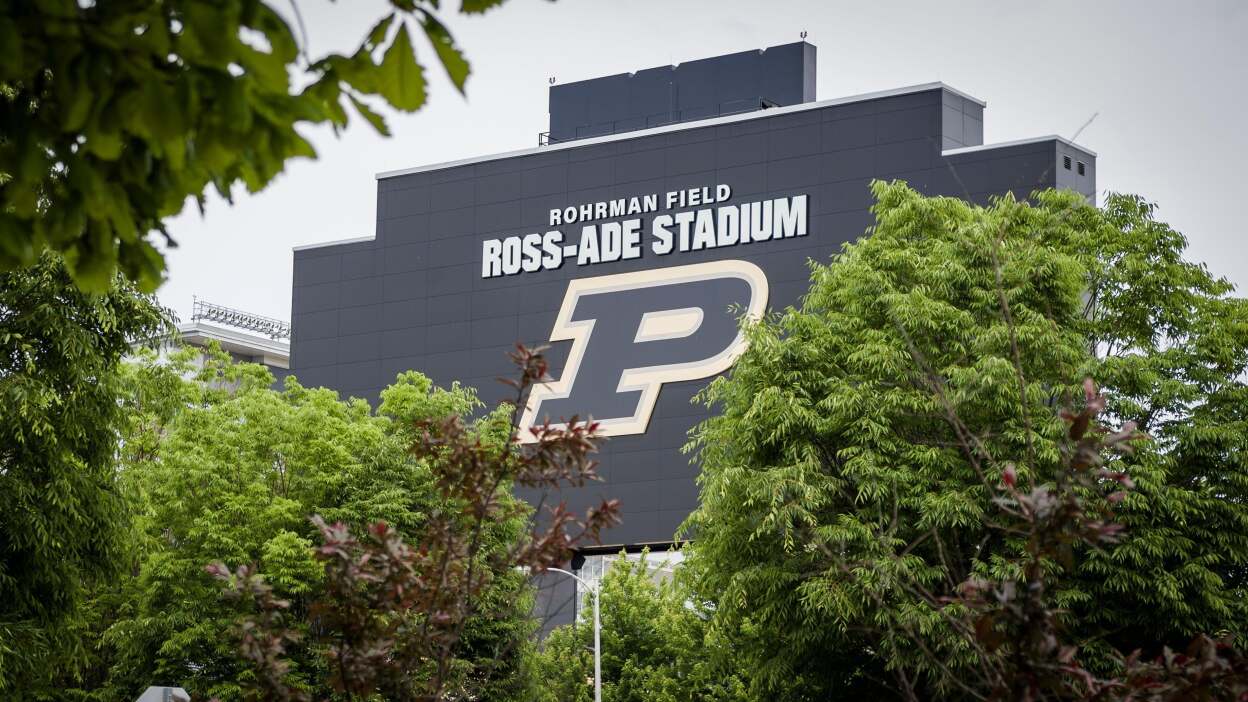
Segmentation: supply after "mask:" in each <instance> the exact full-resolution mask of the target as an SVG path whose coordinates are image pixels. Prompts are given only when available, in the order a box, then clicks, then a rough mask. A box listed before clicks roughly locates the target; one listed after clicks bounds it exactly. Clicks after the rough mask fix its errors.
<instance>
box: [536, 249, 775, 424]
mask: <svg viewBox="0 0 1248 702" xmlns="http://www.w3.org/2000/svg"><path fill="white" fill-rule="evenodd" d="M734 305H735V306H736V307H737V308H739V309H741V310H745V312H746V314H747V315H748V316H750V317H751V318H754V319H757V318H759V317H761V315H762V314H763V310H764V309H765V308H766V306H767V278H766V276H764V275H763V271H762V269H760V268H759V267H758V266H756V265H754V264H753V263H749V262H748V261H712V262H709V263H699V264H694V265H691V266H675V267H672V268H660V269H657V270H649V271H639V272H636V273H621V274H618V275H606V276H600V277H597V278H582V279H580V280H574V281H572V282H571V283H569V284H568V291H567V293H566V294H565V295H564V298H563V305H562V307H561V308H560V309H559V316H558V317H557V318H556V319H555V328H554V330H553V331H552V332H551V334H550V340H551V341H565V340H571V341H572V349H571V351H570V352H569V353H568V362H567V365H566V366H565V367H564V370H563V375H562V377H560V378H559V379H558V380H557V381H552V382H550V383H546V384H543V385H537V386H534V387H533V389H532V391H531V392H530V393H529V399H528V404H527V405H526V406H525V408H524V413H523V415H522V416H521V418H520V437H521V440H522V441H531V440H532V439H531V435H530V434H529V432H528V429H529V428H530V427H532V426H533V425H535V424H541V423H542V422H544V421H545V420H546V418H548V417H549V418H550V419H551V420H552V423H553V422H557V421H560V420H561V419H562V418H565V417H571V416H572V415H574V414H575V415H579V416H581V417H593V419H594V420H596V421H597V422H599V424H600V431H601V433H602V435H603V436H621V435H624V434H641V433H643V432H645V431H646V426H647V425H648V424H649V423H650V414H651V412H653V411H654V405H655V403H656V402H657V401H658V399H659V389H660V388H661V387H662V386H663V384H664V383H675V382H679V381H682V380H698V379H700V378H708V377H710V376H712V375H715V374H716V373H719V372H721V371H724V370H727V369H728V367H730V366H731V365H732V364H733V362H734V361H736V360H737V357H738V356H740V355H741V354H742V352H744V351H745V346H746V341H745V337H744V335H743V334H742V333H741V331H740V329H739V328H738V326H737V320H736V318H735V316H734V315H733V314H732V313H731V312H730V311H729V307H730V306H734Z"/></svg>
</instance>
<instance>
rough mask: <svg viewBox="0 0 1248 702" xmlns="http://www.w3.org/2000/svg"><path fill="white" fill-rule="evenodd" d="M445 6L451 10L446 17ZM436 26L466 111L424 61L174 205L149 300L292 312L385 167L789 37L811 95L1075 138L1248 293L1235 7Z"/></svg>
mask: <svg viewBox="0 0 1248 702" xmlns="http://www.w3.org/2000/svg"><path fill="white" fill-rule="evenodd" d="M297 1H298V3H299V6H300V8H301V9H302V13H303V16H304V20H305V22H306V24H307V29H308V33H309V37H310V48H311V53H312V55H313V56H316V55H318V54H320V53H323V52H325V51H329V50H333V49H338V50H344V51H347V50H351V49H353V48H354V47H355V46H356V45H357V44H358V43H359V40H360V38H361V37H362V36H363V34H364V33H365V32H366V31H367V29H368V28H369V27H370V26H371V25H372V23H374V22H375V21H376V20H377V19H378V18H379V17H380V16H381V13H382V12H383V11H384V10H385V6H384V3H381V2H373V1H368V0H350V1H340V2H337V3H330V2H328V1H327V0H297ZM444 5H445V6H448V7H455V6H458V2H456V1H455V0H451V1H450V2H446V3H444ZM445 19H446V20H447V24H448V25H449V26H450V27H451V30H452V31H453V32H454V34H455V36H456V39H457V40H458V42H459V44H460V46H461V47H463V48H464V50H465V51H466V52H467V54H468V56H469V59H470V60H471V62H472V65H473V74H472V77H471V78H470V79H469V82H468V95H467V98H462V97H460V96H459V95H458V94H457V93H456V92H455V91H454V89H453V88H452V87H451V86H450V84H449V83H448V82H447V80H446V79H445V74H444V73H442V71H441V68H440V67H438V66H434V65H432V63H430V61H431V51H430V50H429V49H428V47H427V46H426V45H423V44H420V45H418V46H417V52H418V54H419V56H420V57H421V59H422V60H423V62H425V63H426V65H427V66H428V67H429V69H430V70H429V75H430V76H431V78H432V86H431V91H430V92H431V99H430V101H429V103H428V104H427V105H426V107H425V108H424V109H423V110H421V111H420V112H418V113H416V114H415V115H406V116H392V117H391V120H390V124H391V128H392V131H393V136H392V137H391V138H389V139H385V138H382V137H379V136H377V135H376V134H375V133H374V132H373V131H372V129H371V128H370V127H369V126H368V125H366V124H360V123H353V124H352V126H351V128H349V129H348V130H347V131H346V132H345V133H344V134H342V135H341V136H338V137H335V136H334V135H333V134H332V133H331V132H330V131H328V130H315V129H314V130H308V132H307V135H308V136H309V137H310V138H311V140H312V141H313V143H314V144H315V145H316V148H317V150H318V151H319V153H320V157H319V158H318V159H317V160H315V161H308V160H300V161H297V162H294V163H292V164H290V165H289V166H288V168H287V171H286V173H285V174H284V175H282V176H280V177H279V178H278V179H277V181H276V182H275V183H273V184H272V185H271V186H270V187H269V188H268V189H267V190H265V191H263V192H261V193H258V194H256V195H247V194H246V193H240V194H239V195H238V196H237V197H236V198H235V202H234V204H233V206H230V205H228V204H226V203H225V202H223V201H220V200H212V201H210V202H209V205H208V211H207V215H206V216H203V217H201V216H200V214H199V212H198V211H197V210H196V209H195V208H194V206H193V205H192V206H191V207H188V208H187V211H186V212H184V213H183V214H182V215H181V216H179V217H177V218H175V219H174V220H173V221H172V223H171V227H170V231H171V233H172V234H173V236H174V238H175V239H177V240H178V241H179V243H180V248H178V249H177V250H175V251H172V252H171V254H170V256H169V264H170V271H169V282H167V283H166V284H165V285H164V287H163V288H161V291H160V296H161V299H162V301H163V302H164V303H165V304H166V305H169V306H171V307H173V308H174V309H175V310H177V311H178V313H179V314H180V315H181V316H182V318H183V319H184V320H187V319H189V318H190V309H191V296H192V295H199V296H200V297H201V298H204V299H208V300H211V301H213V302H218V303H221V304H225V305H229V306H233V307H241V308H243V309H246V310H249V311H253V312H256V313H260V314H265V315H269V316H274V317H280V318H282V319H289V316H290V285H291V260H292V257H291V247H293V246H298V245H301V244H311V243H316V242H324V241H333V240H337V239H346V238H353V237H361V236H372V235H373V223H374V221H375V217H376V181H375V180H374V175H375V174H376V173H378V172H381V171H387V170H393V169H399V168H406V167H410V166H417V165H423V164H429V163H438V162H442V161H449V160H454V159H460V158H465V157H469V156H476V155H482V154H490V153H497V152H500V151H510V150H514V149H520V148H527V147H531V146H534V145H536V141H537V134H538V132H541V131H545V129H546V124H547V112H546V108H547V103H546V93H547V88H548V83H547V81H548V79H549V78H550V77H552V76H553V77H555V78H556V79H557V80H559V81H561V82H571V81H575V80H581V79H585V78H592V77H596V76H600V75H610V74H614V73H621V72H626V71H633V70H638V69H642V68H650V67H653V66H659V65H665V64H670V63H680V62H682V61H688V60H692V59H697V58H704V57H708V56H715V55H718V54H724V53H730V52H735V51H743V50H747V49H759V48H763V47H767V46H774V45H777V44H785V43H789V42H793V41H798V40H799V35H800V33H801V32H802V31H805V32H807V41H809V42H811V43H813V44H815V45H816V46H817V47H818V49H819V66H818V98H819V99H828V98H836V97H843V96H849V95H855V94H859V93H865V92H872V91H877V90H887V89H890V88H897V87H902V86H907V85H915V84H919V83H927V82H932V81H943V82H945V83H947V84H949V85H951V86H953V87H955V88H957V89H959V90H962V91H964V92H967V93H970V94H971V95H974V96H976V97H978V98H980V99H982V100H986V101H987V102H988V108H987V110H986V111H985V114H984V141H985V143H994V142H1001V141H1010V140H1013V139H1023V138H1028V137H1034V136H1041V135H1047V134H1060V135H1063V136H1066V137H1071V136H1073V135H1074V134H1075V132H1076V131H1078V130H1079V128H1080V127H1081V126H1083V125H1084V124H1085V123H1086V122H1087V121H1088V120H1089V118H1091V117H1092V116H1093V115H1094V114H1095V115H1096V118H1095V120H1093V121H1092V123H1091V124H1090V125H1088V126H1087V128H1086V129H1084V130H1083V132H1082V134H1080V135H1079V137H1078V141H1079V143H1080V144H1082V145H1084V146H1086V147H1088V148H1090V149H1092V150H1093V151H1096V152H1097V153H1098V159H1097V178H1098V183H1097V185H1098V188H1099V189H1100V190H1101V192H1104V191H1106V190H1116V191H1125V192H1135V193H1140V194H1142V195H1144V196H1145V197H1147V198H1149V199H1151V200H1153V201H1155V202H1157V203H1158V204H1159V213H1160V217H1161V218H1162V219H1164V220H1166V221H1169V222H1170V223H1171V224H1172V225H1173V226H1175V227H1176V228H1177V229H1178V230H1179V231H1182V232H1183V233H1185V234H1186V235H1187V237H1188V239H1189V240H1190V242H1191V245H1190V248H1189V258H1192V259H1195V260H1200V261H1204V262H1206V263H1207V264H1208V265H1209V268H1210V269H1212V270H1213V272H1214V273H1216V274H1217V275H1220V276H1225V277H1227V278H1229V279H1231V280H1232V281H1233V282H1235V283H1236V285H1237V286H1238V287H1239V289H1240V291H1241V292H1240V294H1244V292H1243V291H1244V290H1246V289H1248V271H1246V270H1245V264H1246V263H1248V253H1246V252H1245V244H1244V230H1245V225H1244V220H1243V217H1242V215H1241V212H1243V211H1244V207H1245V204H1244V197H1245V195H1244V183H1243V182H1242V181H1240V180H1239V176H1240V174H1241V173H1243V172H1244V163H1245V160H1246V158H1248V127H1246V125H1248V118H1246V114H1248V112H1246V108H1248V95H1246V91H1248V2H1242V1H1240V0H1226V1H1225V2H1213V1H1208V2H1168V3H1161V2H1138V1H1129V2H1128V1H1122V2H1046V3H1037V2H1013V1H1002V0H993V1H985V2H946V3H932V2H924V1H915V2H872V3H865V2H857V1H856V2H828V1H812V2H782V1H780V0H754V1H753V2H736V1H727V0H719V1H705V2H676V1H674V0H668V1H665V2H656V1H641V0H629V1H628V2H609V1H607V0H565V1H563V2H558V3H549V2H545V1H544V0H510V2H508V3H507V5H506V6H504V7H503V8H502V9H497V10H494V11H493V12H491V13H489V14H487V15H485V16H483V17H481V16H478V17H458V16H453V15H450V14H448V15H447V16H446V17H445Z"/></svg>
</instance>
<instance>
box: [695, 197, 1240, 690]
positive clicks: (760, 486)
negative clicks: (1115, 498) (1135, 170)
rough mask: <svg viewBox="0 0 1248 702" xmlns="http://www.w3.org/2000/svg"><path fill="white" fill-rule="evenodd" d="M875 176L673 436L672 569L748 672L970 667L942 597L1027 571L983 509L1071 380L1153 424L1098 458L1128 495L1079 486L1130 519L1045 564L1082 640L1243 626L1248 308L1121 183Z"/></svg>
mask: <svg viewBox="0 0 1248 702" xmlns="http://www.w3.org/2000/svg"><path fill="white" fill-rule="evenodd" d="M873 188H874V191H875V194H876V197H877V204H876V205H875V210H874V211H875V215H876V225H875V227H874V228H873V229H872V231H871V235H870V236H869V237H868V238H866V239H863V240H862V241H860V242H858V243H856V244H853V245H849V246H847V247H846V249H845V251H844V252H843V253H842V254H840V255H839V256H837V257H836V258H835V259H834V261H833V262H831V263H830V264H827V265H817V264H816V265H813V266H812V276H811V289H810V292H809V293H808V295H807V296H806V297H805V298H804V299H803V301H802V303H801V305H800V306H799V307H797V308H790V309H788V310H785V311H783V312H782V313H780V314H778V315H776V316H774V317H772V318H770V319H768V320H765V321H764V322H763V323H761V324H758V325H756V326H753V327H752V328H750V329H749V332H748V333H749V335H750V338H751V346H750V350H749V351H748V352H747V353H746V354H745V355H744V356H743V357H742V358H741V360H739V361H738V363H737V364H736V366H735V367H734V370H733V372H732V375H731V376H730V377H728V378H725V379H721V380H717V381H715V382H714V383H713V384H712V385H711V386H710V387H709V388H708V389H707V390H706V392H705V394H704V396H703V397H704V399H705V400H706V401H707V402H709V403H711V404H712V405H715V406H717V407H719V408H720V409H721V413H720V414H719V416H717V417H714V418H712V419H710V420H707V421H706V422H705V423H703V424H702V425H701V426H700V427H699V428H698V429H697V430H696V433H695V437H694V440H693V442H692V443H691V446H690V448H691V449H692V450H694V451H696V453H697V456H698V458H699V459H700V460H701V462H702V465H703V475H702V506H701V507H700V509H699V510H698V511H697V512H695V514H694V515H693V516H692V517H691V518H690V519H689V521H688V522H687V527H688V528H689V529H690V530H691V531H692V532H693V533H694V534H695V535H696V542H695V545H694V547H693V557H692V558H691V559H690V561H689V564H688V566H687V567H688V568H689V569H690V573H691V575H692V576H693V580H694V581H695V583H696V591H697V593H698V594H699V596H700V597H701V598H703V599H705V600H707V601H709V602H713V603H715V605H716V607H717V609H716V615H715V627H717V628H718V630H719V631H721V632H722V633H723V634H724V635H725V636H732V637H733V638H734V641H735V644H736V648H735V649H734V650H735V651H736V653H737V654H738V655H743V656H745V659H746V660H747V661H748V664H749V665H750V666H751V667H752V668H755V669H756V670H757V671H758V673H759V675H758V676H757V678H756V680H757V681H758V687H759V689H760V690H761V689H769V690H772V691H788V692H787V695H788V696H789V697H790V698H792V699H823V698H824V697H826V696H827V695H831V694H845V693H846V692H849V691H857V692H860V693H861V692H862V691H863V690H867V689H876V690H878V689H885V688H896V687H897V685H896V683H897V678H895V677H894V676H896V675H903V676H907V684H908V685H909V686H912V687H915V686H917V688H918V689H920V690H923V689H926V690H927V694H934V693H936V692H939V691H941V690H942V688H941V685H942V684H943V683H945V682H948V681H949V680H951V679H956V676H953V677H950V676H948V675H945V674H944V672H945V671H947V670H953V671H956V670H958V669H959V667H960V666H969V665H971V664H972V663H973V662H974V657H975V655H976V652H975V650H974V649H973V647H971V646H969V645H968V642H967V640H966V639H965V638H964V637H961V636H959V634H958V632H957V631H955V630H954V628H953V627H951V626H950V621H949V619H948V618H947V616H946V615H947V613H944V612H942V611H941V608H940V607H939V606H937V605H936V604H935V603H936V602H938V601H940V599H941V598H942V597H952V596H954V595H956V593H957V592H958V588H959V587H960V585H961V584H962V583H964V582H966V581H967V580H968V578H971V577H972V576H980V577H984V578H986V579H989V580H993V581H1004V580H1008V579H1011V578H1015V577H1017V576H1018V575H1019V573H1018V570H1017V569H1018V563H1020V561H1021V559H1024V558H1025V555H1026V548H1025V546H1026V544H1025V543H1024V542H1023V541H1022V540H1021V539H1019V538H1014V537H1011V536H1010V535H1009V532H1008V531H1005V530H1002V529H997V528H993V519H994V517H993V515H994V514H995V511H994V509H993V505H992V502H991V501H992V499H993V497H994V496H995V494H996V493H995V491H994V490H993V489H992V485H993V484H994V482H995V481H996V480H997V477H998V476H1000V475H1001V474H1002V471H1003V470H1004V467H1005V465H1006V464H1007V463H1009V464H1010V465H1012V466H1013V469H1012V470H1014V471H1015V475H1016V476H1017V479H1018V480H1019V481H1020V482H1022V483H1025V484H1028V485H1044V484H1048V483H1050V482H1052V481H1053V480H1055V477H1056V476H1057V475H1058V474H1059V472H1060V470H1061V465H1062V462H1061V456H1062V441H1063V436H1064V430H1065V426H1064V423H1063V422H1062V420H1061V418H1060V417H1059V414H1058V409H1059V408H1061V407H1064V406H1067V405H1069V404H1071V403H1072V402H1073V401H1075V400H1077V398H1079V397H1080V396H1081V394H1082V392H1081V391H1080V390H1079V388H1078V384H1079V382H1080V381H1081V379H1082V378H1084V377H1091V378H1093V379H1095V380H1096V381H1097V382H1098V383H1100V384H1101V385H1102V386H1103V387H1104V389H1105V393H1106V395H1107V396H1108V397H1109V398H1111V400H1110V404H1109V408H1108V417H1109V418H1110V419H1111V420H1112V421H1114V422H1118V423H1121V422H1125V421H1127V420H1131V421H1134V422H1136V423H1137V424H1138V426H1139V427H1140V428H1141V429H1142V430H1143V431H1145V432H1147V433H1148V434H1149V435H1151V437H1152V440H1151V441H1147V442H1144V443H1143V444H1142V445H1140V446H1138V447H1137V451H1136V452H1135V453H1134V454H1132V455H1131V456H1129V457H1125V458H1122V457H1120V458H1115V459H1113V461H1112V463H1111V464H1110V467H1111V468H1113V469H1114V470H1123V471H1126V472H1127V473H1128V474H1129V475H1130V476H1131V478H1133V479H1134V481H1135V483H1136V489H1135V490H1133V491H1131V492H1130V493H1129V494H1127V495H1126V497H1125V499H1123V500H1122V502H1121V504H1117V505H1106V504H1104V501H1105V499H1106V498H1104V497H1097V496H1095V495H1093V496H1089V498H1088V499H1089V500H1090V501H1091V504H1092V505H1093V507H1092V508H1093V509H1100V508H1101V507H1104V508H1106V509H1109V508H1111V507H1112V508H1113V510H1114V512H1115V514H1116V515H1117V519H1118V520H1119V521H1120V522H1121V523H1122V524H1123V525H1124V526H1125V527H1126V530H1125V535H1124V536H1123V537H1122V539H1121V541H1119V542H1118V543H1115V544H1112V545H1106V546H1102V547H1101V548H1099V549H1096V548H1090V547H1087V546H1086V544H1080V543H1072V544H1070V545H1069V548H1067V549H1065V550H1064V552H1063V554H1062V557H1061V558H1058V559H1056V560H1054V561H1053V562H1050V563H1049V564H1048V566H1047V567H1049V568H1053V569H1056V570H1058V571H1060V572H1061V573H1062V574H1063V575H1064V577H1063V579H1062V581H1061V582H1062V583H1063V586H1062V587H1061V588H1060V589H1058V590H1056V591H1054V592H1051V593H1049V594H1048V595H1047V597H1048V598H1049V601H1050V602H1051V603H1052V604H1053V605H1054V606H1055V607H1059V608H1061V609H1062V611H1063V612H1064V614H1063V619H1064V621H1065V622H1066V624H1067V625H1068V626H1069V627H1070V632H1071V635H1072V636H1073V637H1074V638H1075V639H1076V640H1077V641H1079V642H1080V643H1081V644H1083V646H1082V649H1081V653H1080V656H1081V660H1082V661H1083V662H1084V663H1085V664H1086V665H1089V666H1092V667H1093V668H1094V669H1097V668H1098V666H1099V667H1101V668H1104V667H1106V666H1110V665H1111V664H1112V661H1113V659H1112V657H1111V655H1110V652H1111V651H1112V650H1114V649H1117V650H1123V651H1130V650H1132V649H1134V648H1136V647H1140V646H1143V647H1145V648H1146V649H1150V648H1155V649H1159V648H1160V647H1161V646H1162V645H1165V644H1170V645H1176V644H1178V645H1185V644H1186V642H1187V640H1188V639H1190V638H1191V636H1192V634H1194V633H1196V632H1201V631H1204V632H1219V631H1229V632H1232V633H1235V634H1240V635H1243V634H1244V633H1248V632H1246V629H1248V604H1246V602H1248V599H1246V598H1245V594H1248V593H1246V592H1245V585H1246V582H1245V576H1246V573H1248V570H1245V567H1246V566H1248V539H1246V536H1248V530H1246V527H1248V521H1246V520H1248V505H1246V504H1245V499H1244V498H1245V496H1246V493H1248V465H1246V464H1245V457H1246V455H1248V453H1246V449H1248V424H1245V423H1244V419H1245V417H1244V412H1245V408H1246V407H1248V403H1245V402H1244V399H1245V397H1246V396H1245V392H1246V390H1245V384H1244V371H1245V367H1246V366H1248V305H1246V304H1245V302H1244V301H1243V300H1241V299H1238V298H1234V297H1230V295H1229V293H1230V286H1229V285H1228V284H1227V283H1226V282H1225V281H1221V280H1217V279H1214V278H1213V277H1211V276H1210V275H1209V274H1208V272H1207V271H1206V270H1205V269H1204V268H1203V267H1201V266H1198V265H1195V264H1191V263H1188V262H1186V261H1184V260H1183V258H1182V250H1183V247H1184V245H1185V242H1184V239H1183V237H1182V236H1181V235H1179V234H1178V233H1176V232H1174V231H1173V230H1171V229H1170V228H1169V227H1167V226H1165V225H1164V224H1162V223H1160V222H1157V221H1155V220H1154V219H1153V218H1152V210H1151V207H1149V206H1148V205H1147V204H1145V203H1143V202H1142V201H1141V200H1139V199H1137V198H1133V197H1127V196H1120V195H1112V196H1110V197H1109V198H1108V200H1107V202H1106V204H1105V206H1104V208H1101V209H1097V208H1094V207H1092V206H1090V205H1088V204H1087V203H1086V202H1085V201H1083V199H1082V198H1081V197H1079V196H1077V195H1074V194H1071V193H1064V192H1043V193H1038V194H1037V195H1036V197H1035V198H1034V202H1032V203H1030V204H1029V203H1020V202H1015V201H1013V200H1012V199H1008V198H1007V199H1002V200H999V201H997V202H996V203H995V204H993V205H992V206H991V207H987V208H979V207H974V206H971V205H968V204H966V203H964V202H962V201H959V200H955V199H948V198H924V197H922V196H920V195H918V194H917V193H915V192H914V191H912V190H910V189H909V188H907V187H905V185H904V184H883V183H876V184H874V186H873ZM955 418H956V421H953V420H954V419H955ZM1098 500H1099V502H1098ZM777 642H784V645H777ZM795 682H796V683H797V684H796V685H795V684H794V683H795ZM946 691H947V689H946ZM953 694H956V693H953Z"/></svg>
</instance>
